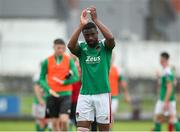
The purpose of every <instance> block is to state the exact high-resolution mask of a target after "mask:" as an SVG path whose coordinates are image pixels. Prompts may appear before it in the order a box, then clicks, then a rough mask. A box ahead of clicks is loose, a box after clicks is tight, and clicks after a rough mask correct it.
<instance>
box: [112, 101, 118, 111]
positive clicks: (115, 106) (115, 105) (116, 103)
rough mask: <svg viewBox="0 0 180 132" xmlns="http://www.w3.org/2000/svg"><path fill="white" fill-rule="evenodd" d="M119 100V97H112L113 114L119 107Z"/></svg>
mask: <svg viewBox="0 0 180 132" xmlns="http://www.w3.org/2000/svg"><path fill="white" fill-rule="evenodd" d="M118 104H119V100H118V99H117V98H112V114H115V113H116V112H117V109H118Z"/></svg>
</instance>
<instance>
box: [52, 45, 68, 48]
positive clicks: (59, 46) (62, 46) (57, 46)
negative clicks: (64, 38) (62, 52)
mask: <svg viewBox="0 0 180 132" xmlns="http://www.w3.org/2000/svg"><path fill="white" fill-rule="evenodd" d="M54 47H55V48H65V47H66V46H65V45H64V44H56V45H54Z"/></svg>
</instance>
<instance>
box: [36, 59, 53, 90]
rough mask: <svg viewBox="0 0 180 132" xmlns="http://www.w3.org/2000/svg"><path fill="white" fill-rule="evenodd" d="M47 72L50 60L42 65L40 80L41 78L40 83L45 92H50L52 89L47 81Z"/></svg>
mask: <svg viewBox="0 0 180 132" xmlns="http://www.w3.org/2000/svg"><path fill="white" fill-rule="evenodd" d="M47 70H48V60H47V59H46V60H45V61H44V62H42V64H41V72H40V78H39V83H40V85H41V87H42V88H43V90H44V91H49V90H50V89H51V88H50V87H49V86H48V83H47V81H46V75H47Z"/></svg>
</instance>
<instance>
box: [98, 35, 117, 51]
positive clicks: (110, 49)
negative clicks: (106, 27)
mask: <svg viewBox="0 0 180 132" xmlns="http://www.w3.org/2000/svg"><path fill="white" fill-rule="evenodd" d="M100 41H101V43H102V45H103V46H104V47H105V49H107V50H109V51H112V50H113V49H114V48H109V47H107V46H106V44H105V42H106V39H105V38H104V39H102V40H100Z"/></svg>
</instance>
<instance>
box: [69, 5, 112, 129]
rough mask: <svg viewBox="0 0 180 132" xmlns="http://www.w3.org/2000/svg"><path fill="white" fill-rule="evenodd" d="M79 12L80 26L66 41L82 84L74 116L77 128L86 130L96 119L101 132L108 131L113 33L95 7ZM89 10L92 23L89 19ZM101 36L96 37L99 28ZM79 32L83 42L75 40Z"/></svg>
mask: <svg viewBox="0 0 180 132" xmlns="http://www.w3.org/2000/svg"><path fill="white" fill-rule="evenodd" d="M88 9H89V10H87V9H85V10H83V11H82V14H81V17H80V25H79V26H78V27H77V29H76V30H75V31H74V33H73V34H72V36H71V38H70V41H69V43H68V48H69V50H70V51H71V52H72V53H73V54H74V55H76V56H77V57H78V58H79V62H80V67H81V72H82V76H81V77H82V78H81V81H82V87H81V90H80V95H79V98H78V103H77V109H76V119H77V129H78V131H89V128H90V125H91V122H93V121H94V117H96V121H97V123H98V126H99V130H100V131H109V128H110V123H111V118H112V117H111V95H110V86H109V69H110V62H111V55H112V50H113V48H114V47H115V41H114V37H113V35H112V33H111V32H110V31H109V30H108V28H107V27H106V26H105V25H104V24H102V22H101V21H100V20H99V19H98V18H97V12H96V8H95V7H93V6H92V7H90V8H88ZM88 12H90V16H91V19H92V22H89V21H88V17H87V16H88V15H87V13H88ZM97 28H99V30H100V31H101V33H102V35H103V36H104V39H103V40H98V31H97ZM81 32H82V34H83V36H84V39H85V41H78V39H79V36H80V33H81Z"/></svg>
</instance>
